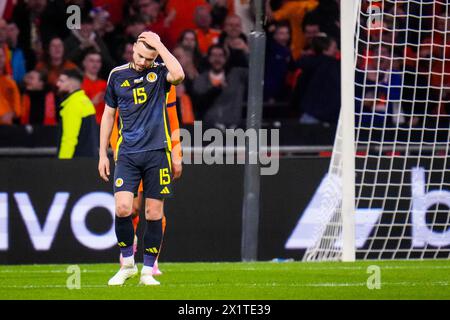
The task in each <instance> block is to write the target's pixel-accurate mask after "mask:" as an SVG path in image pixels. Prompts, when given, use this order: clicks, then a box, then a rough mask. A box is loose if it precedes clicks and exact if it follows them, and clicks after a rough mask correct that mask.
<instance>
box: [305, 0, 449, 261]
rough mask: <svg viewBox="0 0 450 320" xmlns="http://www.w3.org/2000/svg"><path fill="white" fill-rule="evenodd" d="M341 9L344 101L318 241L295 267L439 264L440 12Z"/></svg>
mask: <svg viewBox="0 0 450 320" xmlns="http://www.w3.org/2000/svg"><path fill="white" fill-rule="evenodd" d="M352 2H353V3H354V5H355V7H354V8H350V9H349V8H348V6H351V3H352ZM344 3H345V4H344ZM344 6H347V8H345V7H344ZM341 11H342V12H341V35H342V37H344V34H347V36H348V35H349V34H350V35H354V41H351V46H350V47H349V48H348V46H347V49H346V48H344V43H343V47H342V57H343V60H342V72H343V76H342V79H343V82H342V95H343V96H345V95H347V96H348V95H351V97H353V99H351V103H350V104H348V103H347V104H346V105H344V104H345V102H344V100H345V99H343V104H342V108H341V115H340V119H339V123H338V129H337V132H336V138H335V145H334V148H333V156H332V159H331V164H330V168H329V172H328V176H327V179H326V180H325V181H326V184H327V186H326V187H325V188H324V190H325V192H323V196H322V197H321V200H320V210H318V212H320V213H319V214H320V215H321V217H320V220H321V223H320V225H319V226H318V227H317V228H316V230H315V232H316V233H319V235H318V236H317V238H318V239H320V240H318V241H316V243H314V245H312V246H311V247H310V248H308V249H307V251H306V254H305V256H304V260H306V261H317V260H344V261H345V260H347V261H351V260H352V258H350V259H348V258H347V259H345V258H343V257H345V252H346V251H347V252H350V257H353V259H354V258H356V259H425V258H446V259H448V258H450V161H449V144H450V130H449V128H450V121H449V120H450V4H447V1H438V0H434V1H431V0H417V1H415V0H408V1H406V0H396V1H395V0H384V1H374V0H372V1H364V0H362V1H361V0H356V1H341ZM349 20H350V21H353V24H352V23H348V21H349ZM345 21H347V23H345ZM355 22H356V23H355ZM346 26H349V27H346ZM345 28H346V29H345ZM344 58H347V61H350V63H347V64H346V63H345V59H344ZM349 70H350V71H349ZM345 77H347V78H345ZM346 79H347V80H349V79H351V80H352V81H353V82H352V83H354V88H352V87H353V86H352V85H350V86H348V85H347V86H346V85H345V80H346ZM349 113H350V114H351V118H350V117H349V118H348V119H351V120H352V121H347V122H346V121H345V116H346V115H347V116H348V115H349ZM349 137H350V138H351V139H352V141H350V142H353V146H354V148H353V150H352V149H347V150H352V152H351V154H349V153H348V151H346V150H345V149H344V148H343V146H344V145H345V143H346V142H348V139H349ZM353 137H354V138H353ZM353 155H354V156H353ZM352 157H353V158H352ZM346 173H347V174H346ZM352 173H353V175H352ZM327 190H328V192H327ZM346 190H347V191H350V193H348V192H347V193H346ZM352 191H353V192H352ZM348 194H350V195H352V194H354V197H353V196H352V197H353V199H350V200H351V204H354V208H352V205H350V206H348V207H345V208H344V206H343V203H344V202H345V200H346V199H347V200H348ZM344 195H345V196H344ZM346 225H347V227H349V228H347V229H346V228H345V226H346ZM349 230H350V231H349ZM345 239H347V240H345Z"/></svg>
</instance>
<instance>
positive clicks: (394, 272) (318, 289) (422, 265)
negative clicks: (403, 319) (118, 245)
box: [0, 260, 450, 300]
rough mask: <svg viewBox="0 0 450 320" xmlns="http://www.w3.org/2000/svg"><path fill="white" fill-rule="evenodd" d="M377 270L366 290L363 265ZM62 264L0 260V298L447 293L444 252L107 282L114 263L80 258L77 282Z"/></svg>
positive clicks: (187, 267)
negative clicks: (375, 282)
mask: <svg viewBox="0 0 450 320" xmlns="http://www.w3.org/2000/svg"><path fill="white" fill-rule="evenodd" d="M370 265H377V266H379V267H380V270H381V288H380V289H378V290H377V289H373V290H369V289H368V288H367V279H368V277H369V276H370V274H368V273H367V267H368V266H370ZM67 267H68V265H26V266H25V265H24V266H9V265H4V266H0V299H164V300H192V299H194V300H195V299H205V300H209V299H214V300H221V299H230V300H245V299H250V300H255V299H270V300H280V299H450V260H433V261H368V262H355V263H339V262H336V263H301V262H285V263H273V262H257V263H161V265H160V268H161V270H162V271H163V273H164V274H163V275H162V276H160V277H159V280H160V281H161V285H160V286H157V287H144V286H140V285H138V282H139V279H138V278H133V279H130V280H128V281H127V283H126V284H125V285H124V286H122V287H108V286H107V282H108V279H109V278H110V277H111V276H112V275H113V274H114V273H115V272H116V271H117V268H118V266H117V265H114V264H80V265H79V267H80V270H81V273H80V274H81V278H80V280H81V281H80V282H81V288H80V289H78V290H77V289H73V290H69V289H68V288H67V287H66V282H67V279H68V277H69V276H71V274H68V273H67Z"/></svg>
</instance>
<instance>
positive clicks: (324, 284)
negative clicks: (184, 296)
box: [0, 281, 450, 289]
mask: <svg viewBox="0 0 450 320" xmlns="http://www.w3.org/2000/svg"><path fill="white" fill-rule="evenodd" d="M366 285H367V284H366V282H349V283H347V282H343V283H335V282H322V283H321V282H318V283H274V282H271V283H216V282H209V283H168V284H164V283H163V284H162V287H175V288H177V287H214V286H229V287H252V288H260V287H365V286H366ZM382 286H383V287H386V286H392V287H415V286H445V287H447V286H450V282H448V281H431V282H411V281H403V282H385V281H384V282H383V283H382ZM107 287H108V285H106V284H105V285H81V289H91V288H107ZM125 287H130V285H127V286H125ZM0 288H1V289H58V288H66V285H56V284H49V285H3V286H0Z"/></svg>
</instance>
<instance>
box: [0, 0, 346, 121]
mask: <svg viewBox="0 0 450 320" xmlns="http://www.w3.org/2000/svg"><path fill="white" fill-rule="evenodd" d="M69 5H77V6H79V8H81V20H80V22H81V24H80V27H79V28H69V25H68V23H69V20H70V19H69V18H70V14H69V13H67V12H66V10H67V7H68V6H69ZM254 5H255V3H254V1H251V0H239V1H236V0H209V1H207V0H189V1H186V0H129V1H127V0H53V1H52V0H4V1H1V4H0V81H1V84H2V85H1V86H0V124H1V125H27V124H31V125H56V124H58V122H59V120H60V119H59V104H60V102H61V99H63V93H62V92H61V91H60V90H59V88H58V85H57V79H58V77H59V75H60V74H61V73H62V72H63V70H70V69H79V70H81V71H82V72H83V83H82V89H83V90H84V91H85V92H86V94H87V95H88V96H89V98H90V99H91V100H92V102H93V104H94V105H95V108H96V118H97V122H98V123H99V122H100V120H101V116H102V112H103V108H104V93H105V88H106V86H107V79H108V75H109V72H110V70H111V69H112V68H113V67H115V66H117V65H121V64H125V63H127V62H130V61H131V60H132V54H133V51H132V50H133V43H134V42H135V40H136V38H137V36H138V35H139V34H140V33H141V32H143V31H145V30H151V31H153V32H156V33H158V34H159V35H160V37H161V40H162V41H163V43H164V44H165V45H166V47H167V48H169V50H170V51H171V52H172V53H173V54H174V56H176V58H177V59H178V60H179V61H180V63H181V65H182V66H183V68H184V70H185V74H186V79H185V81H184V82H183V84H182V85H179V86H177V102H178V112H179V119H180V123H181V125H188V124H192V123H193V121H194V120H202V121H204V122H205V123H207V124H209V125H212V126H218V127H221V128H228V127H236V126H240V125H241V124H242V120H243V117H245V103H246V99H247V97H246V94H247V85H248V64H249V54H250V49H249V43H248V37H249V32H251V31H252V29H253V26H254V19H255V18H254V11H255V10H254ZM263 9H264V12H265V16H266V18H265V23H264V27H265V29H266V32H267V47H266V63H265V79H264V107H265V108H270V109H271V110H274V109H275V110H277V109H280V110H283V111H284V112H283V113H282V114H284V115H285V116H286V117H290V118H292V119H296V120H298V121H300V122H301V123H319V122H327V123H336V121H337V118H338V114H339V106H340V53H339V49H338V44H339V1H338V0H283V1H280V0H278V1H277V0H275V1H269V0H265V1H264V8H263ZM275 114H276V113H275Z"/></svg>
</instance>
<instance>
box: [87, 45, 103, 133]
mask: <svg viewBox="0 0 450 320" xmlns="http://www.w3.org/2000/svg"><path fill="white" fill-rule="evenodd" d="M101 68H102V55H101V54H100V53H99V52H98V51H95V50H88V51H87V52H86V54H85V56H84V59H83V73H84V77H83V82H82V84H81V89H83V90H84V92H85V93H86V95H87V96H88V97H89V99H91V101H92V103H93V104H94V106H95V114H96V116H95V118H96V121H97V123H98V124H100V122H101V120H102V115H103V110H104V109H105V100H104V97H105V90H106V85H107V83H106V81H105V80H103V79H100V78H99V76H98V74H99V72H100V70H101Z"/></svg>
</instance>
